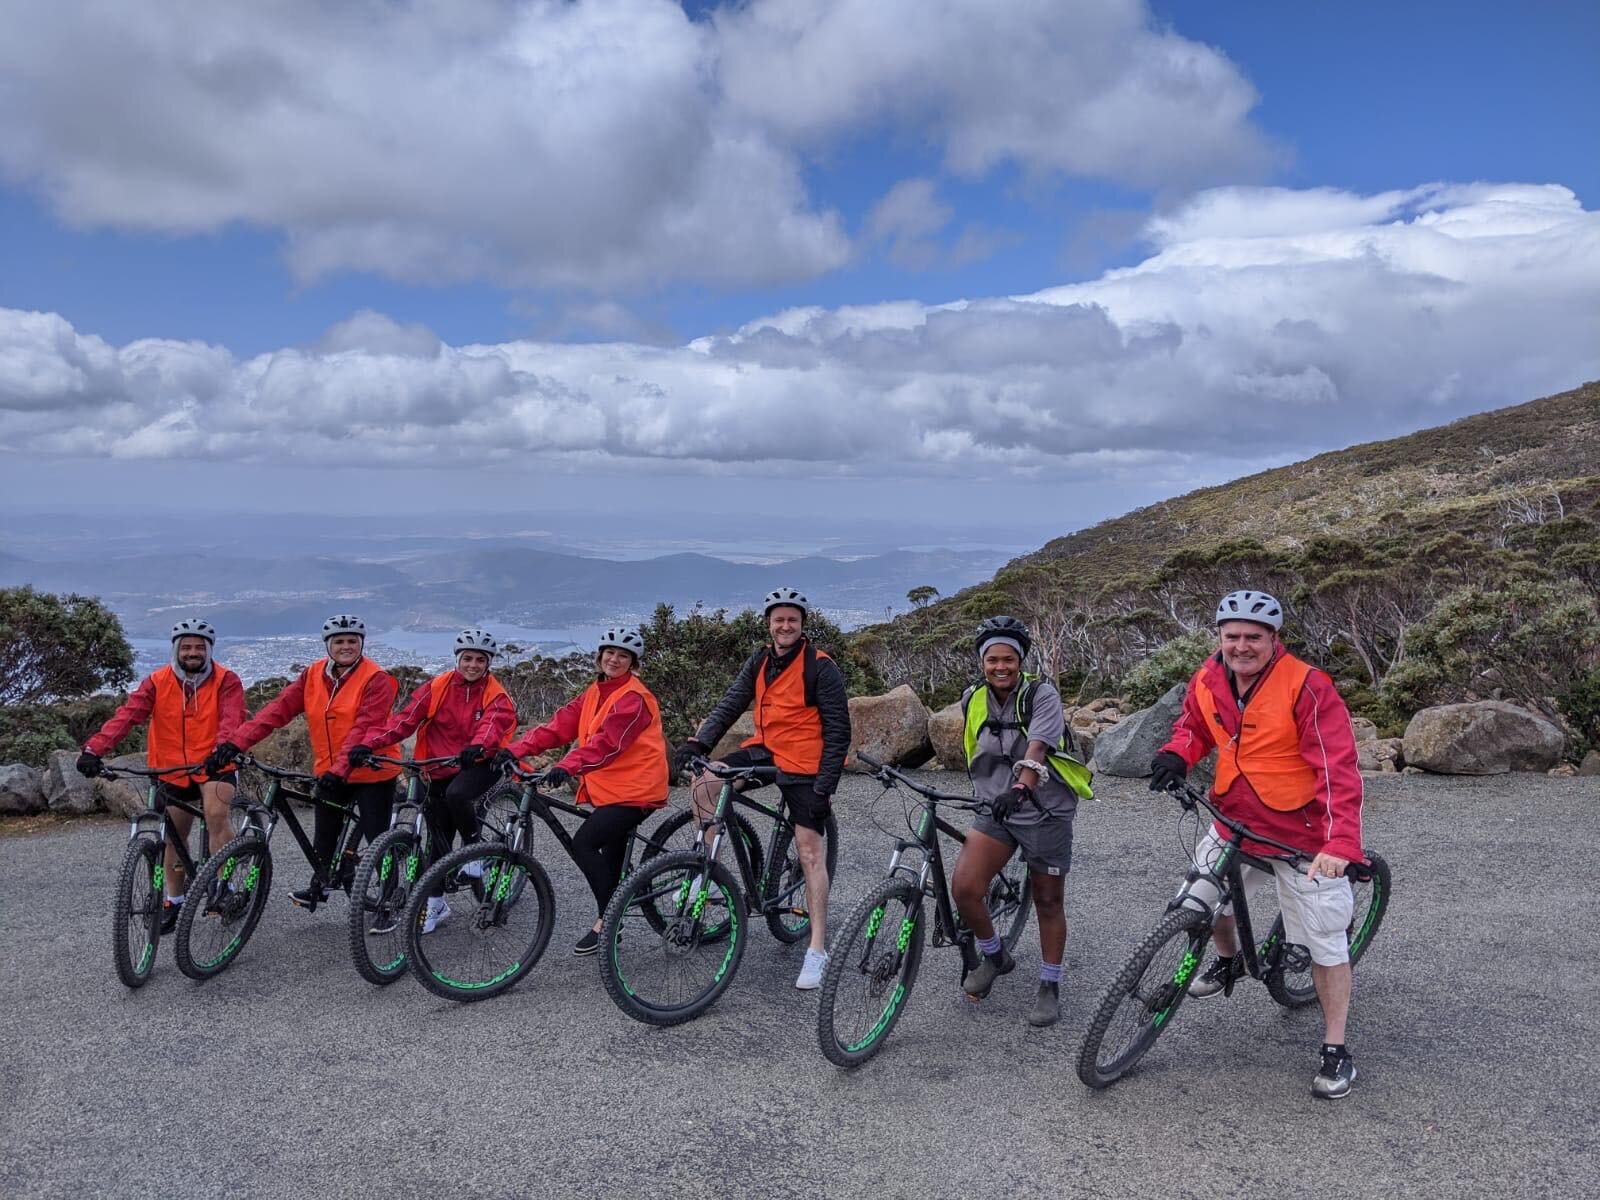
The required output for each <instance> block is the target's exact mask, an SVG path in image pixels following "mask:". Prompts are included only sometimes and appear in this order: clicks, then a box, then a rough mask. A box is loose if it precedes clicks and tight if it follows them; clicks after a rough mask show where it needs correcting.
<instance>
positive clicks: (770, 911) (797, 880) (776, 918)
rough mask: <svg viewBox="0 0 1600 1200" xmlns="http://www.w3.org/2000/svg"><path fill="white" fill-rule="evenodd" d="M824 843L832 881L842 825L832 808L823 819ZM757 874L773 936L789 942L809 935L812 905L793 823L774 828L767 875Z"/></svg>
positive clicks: (762, 907)
mask: <svg viewBox="0 0 1600 1200" xmlns="http://www.w3.org/2000/svg"><path fill="white" fill-rule="evenodd" d="M822 844H823V853H824V860H823V861H824V862H825V863H826V864H827V867H828V880H829V882H830V883H831V882H832V880H833V869H834V867H835V866H836V865H837V864H838V861H839V827H838V825H837V824H835V822H834V819H833V814H832V813H831V812H830V813H829V814H828V819H827V820H826V821H825V822H824V823H823V827H822ZM756 878H757V879H761V880H762V888H761V909H762V911H763V912H764V913H765V914H766V917H767V928H768V929H770V930H771V931H772V936H773V937H775V938H777V939H778V940H779V941H780V942H785V943H787V944H789V945H793V944H794V943H795V942H798V941H800V940H801V939H802V938H806V937H809V936H810V935H811V909H810V907H809V905H808V904H807V902H806V873H805V869H804V868H803V867H802V866H801V865H800V850H799V848H798V847H797V846H796V845H795V831H794V829H793V828H792V827H791V826H788V825H779V826H778V827H777V828H776V829H774V830H773V831H772V846H771V848H770V849H769V850H768V851H767V871H766V875H765V876H762V875H761V873H760V872H757V874H756Z"/></svg>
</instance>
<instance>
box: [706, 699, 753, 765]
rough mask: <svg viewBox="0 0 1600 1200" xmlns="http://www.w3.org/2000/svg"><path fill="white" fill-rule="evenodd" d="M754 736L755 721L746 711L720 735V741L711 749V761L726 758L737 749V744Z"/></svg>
mask: <svg viewBox="0 0 1600 1200" xmlns="http://www.w3.org/2000/svg"><path fill="white" fill-rule="evenodd" d="M755 735H756V719H755V717H754V716H753V715H752V714H751V713H750V711H749V710H748V709H747V710H745V711H744V712H743V713H741V714H740V715H739V719H738V720H737V721H735V722H734V723H733V725H732V726H731V727H730V728H729V729H728V732H727V733H725V734H723V735H722V740H721V741H719V742H718V743H717V744H716V745H715V746H713V747H712V748H711V754H710V756H709V757H710V758H712V759H713V760H716V759H723V758H727V757H728V755H730V754H732V753H733V752H734V751H735V750H737V749H738V748H739V743H741V742H743V741H744V740H745V739H746V738H752V737H754V736H755Z"/></svg>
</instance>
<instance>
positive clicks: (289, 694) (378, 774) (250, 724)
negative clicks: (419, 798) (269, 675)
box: [206, 613, 400, 909]
mask: <svg viewBox="0 0 1600 1200" xmlns="http://www.w3.org/2000/svg"><path fill="white" fill-rule="evenodd" d="M366 641H367V626H366V623H365V622H364V621H362V619H361V618H360V617H353V616H351V615H349V614H348V613H340V614H339V615H338V616H333V617H329V618H328V619H327V620H326V621H324V622H323V623H322V644H323V645H324V646H326V647H327V651H328V653H327V657H325V658H322V659H319V660H318V661H317V662H314V663H312V664H311V665H310V666H309V667H307V668H306V669H305V670H304V671H302V672H300V675H299V677H298V678H297V679H295V681H294V682H293V683H291V684H290V685H289V686H288V687H286V688H284V689H283V691H281V692H279V693H278V694H277V696H276V697H274V698H273V700H272V702H271V703H270V704H268V705H267V706H266V707H265V708H263V709H262V710H261V711H260V712H259V713H257V714H256V715H255V717H254V718H253V719H252V720H250V721H247V722H246V723H245V724H243V725H241V726H240V727H239V728H238V729H237V730H236V731H235V732H234V734H233V736H232V737H231V738H228V739H226V740H225V741H222V742H220V743H218V745H217V748H216V749H215V750H214V751H212V753H211V757H210V758H209V759H207V760H206V770H207V771H208V772H209V771H212V770H221V769H222V768H224V767H225V766H227V765H228V764H230V763H232V762H233V761H234V759H236V758H237V757H238V756H239V754H240V752H241V751H244V750H248V749H250V748H251V747H252V746H254V745H255V744H256V743H257V742H259V741H261V739H262V738H264V737H266V736H267V734H269V733H271V732H272V731H273V730H274V729H281V728H283V727H284V726H285V725H287V724H288V723H289V722H290V721H292V720H294V718H295V717H297V716H299V715H300V714H301V713H304V714H305V718H306V733H307V734H309V735H310V738H311V755H312V770H314V771H315V772H316V775H317V799H318V800H319V801H321V803H319V804H318V805H317V811H316V819H315V820H316V823H315V825H314V827H313V831H312V835H311V843H312V846H313V848H314V849H315V850H316V852H317V855H318V857H319V858H321V859H322V861H324V862H326V861H327V860H328V859H329V858H330V857H331V856H332V855H333V851H334V845H335V843H336V841H337V840H338V837H339V830H340V827H341V826H342V825H343V817H342V814H340V813H339V812H338V811H337V810H335V809H333V808H329V807H326V805H330V804H337V805H340V806H341V807H352V806H353V807H354V808H355V809H356V810H357V811H358V812H359V814H360V822H361V835H362V836H363V837H364V838H366V840H367V841H369V842H370V841H372V840H373V839H374V838H376V837H378V835H380V834H381V833H383V831H384V830H385V829H387V828H388V826H389V813H390V811H391V810H392V808H393V807H394V779H395V776H396V775H398V774H400V769H399V768H398V767H392V766H385V765H382V764H374V765H373V766H369V767H353V766H351V765H350V750H351V749H352V748H353V747H355V746H356V745H358V744H360V742H361V740H362V736H363V733H364V732H365V731H366V730H368V729H372V728H375V727H378V726H381V725H383V724H384V723H385V722H386V721H388V719H389V713H390V710H392V709H393V708H394V699H395V694H396V692H397V691H398V690H399V685H398V684H396V683H395V681H394V676H393V675H391V674H389V672H387V671H385V670H384V669H383V668H382V667H380V666H379V665H378V664H377V663H375V662H373V661H372V660H371V659H370V658H368V657H367V656H366V654H365V648H366ZM394 752H395V750H394V747H393V746H385V747H384V748H383V749H382V750H380V751H379V753H381V754H385V755H392V754H394ZM353 850H354V848H353V847H352V849H351V852H349V853H347V854H346V855H345V861H344V862H342V863H340V864H339V865H338V870H337V875H336V878H323V877H322V876H321V875H319V874H317V873H315V872H313V873H312V876H311V882H310V883H309V884H308V885H307V886H306V887H304V888H302V889H301V890H300V891H298V892H295V893H293V894H291V895H290V897H289V899H290V901H292V902H293V903H295V904H297V905H299V906H300V907H302V908H311V909H314V908H316V906H317V905H319V904H321V903H322V902H323V901H325V900H326V899H327V898H328V892H329V890H330V889H331V888H332V887H333V885H334V883H335V882H336V880H337V881H339V882H344V883H346V884H348V882H349V879H350V878H351V876H353V875H354V874H355V869H356V857H355V854H354V852H353Z"/></svg>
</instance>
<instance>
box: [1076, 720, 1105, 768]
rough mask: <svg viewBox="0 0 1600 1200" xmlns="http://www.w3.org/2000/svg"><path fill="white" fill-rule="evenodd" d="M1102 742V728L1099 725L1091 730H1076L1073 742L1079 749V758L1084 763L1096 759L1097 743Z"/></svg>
mask: <svg viewBox="0 0 1600 1200" xmlns="http://www.w3.org/2000/svg"><path fill="white" fill-rule="evenodd" d="M1099 740H1100V727H1099V726H1098V725H1096V726H1093V727H1091V728H1089V729H1074V730H1073V731H1072V741H1073V742H1074V743H1075V744H1076V745H1077V747H1078V757H1079V758H1080V759H1082V760H1083V761H1084V762H1089V761H1090V760H1091V759H1093V758H1094V747H1095V743H1096V742H1098V741H1099Z"/></svg>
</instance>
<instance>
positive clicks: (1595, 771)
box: [1578, 750, 1600, 777]
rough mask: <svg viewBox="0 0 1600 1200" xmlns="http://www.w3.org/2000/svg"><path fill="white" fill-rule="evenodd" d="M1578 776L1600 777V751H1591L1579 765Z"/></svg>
mask: <svg viewBox="0 0 1600 1200" xmlns="http://www.w3.org/2000/svg"><path fill="white" fill-rule="evenodd" d="M1578 774H1579V775H1583V776H1586V777H1591V776H1595V775H1600V750H1591V751H1589V753H1587V754H1585V755H1584V756H1583V761H1582V762H1581V763H1579V764H1578Z"/></svg>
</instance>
